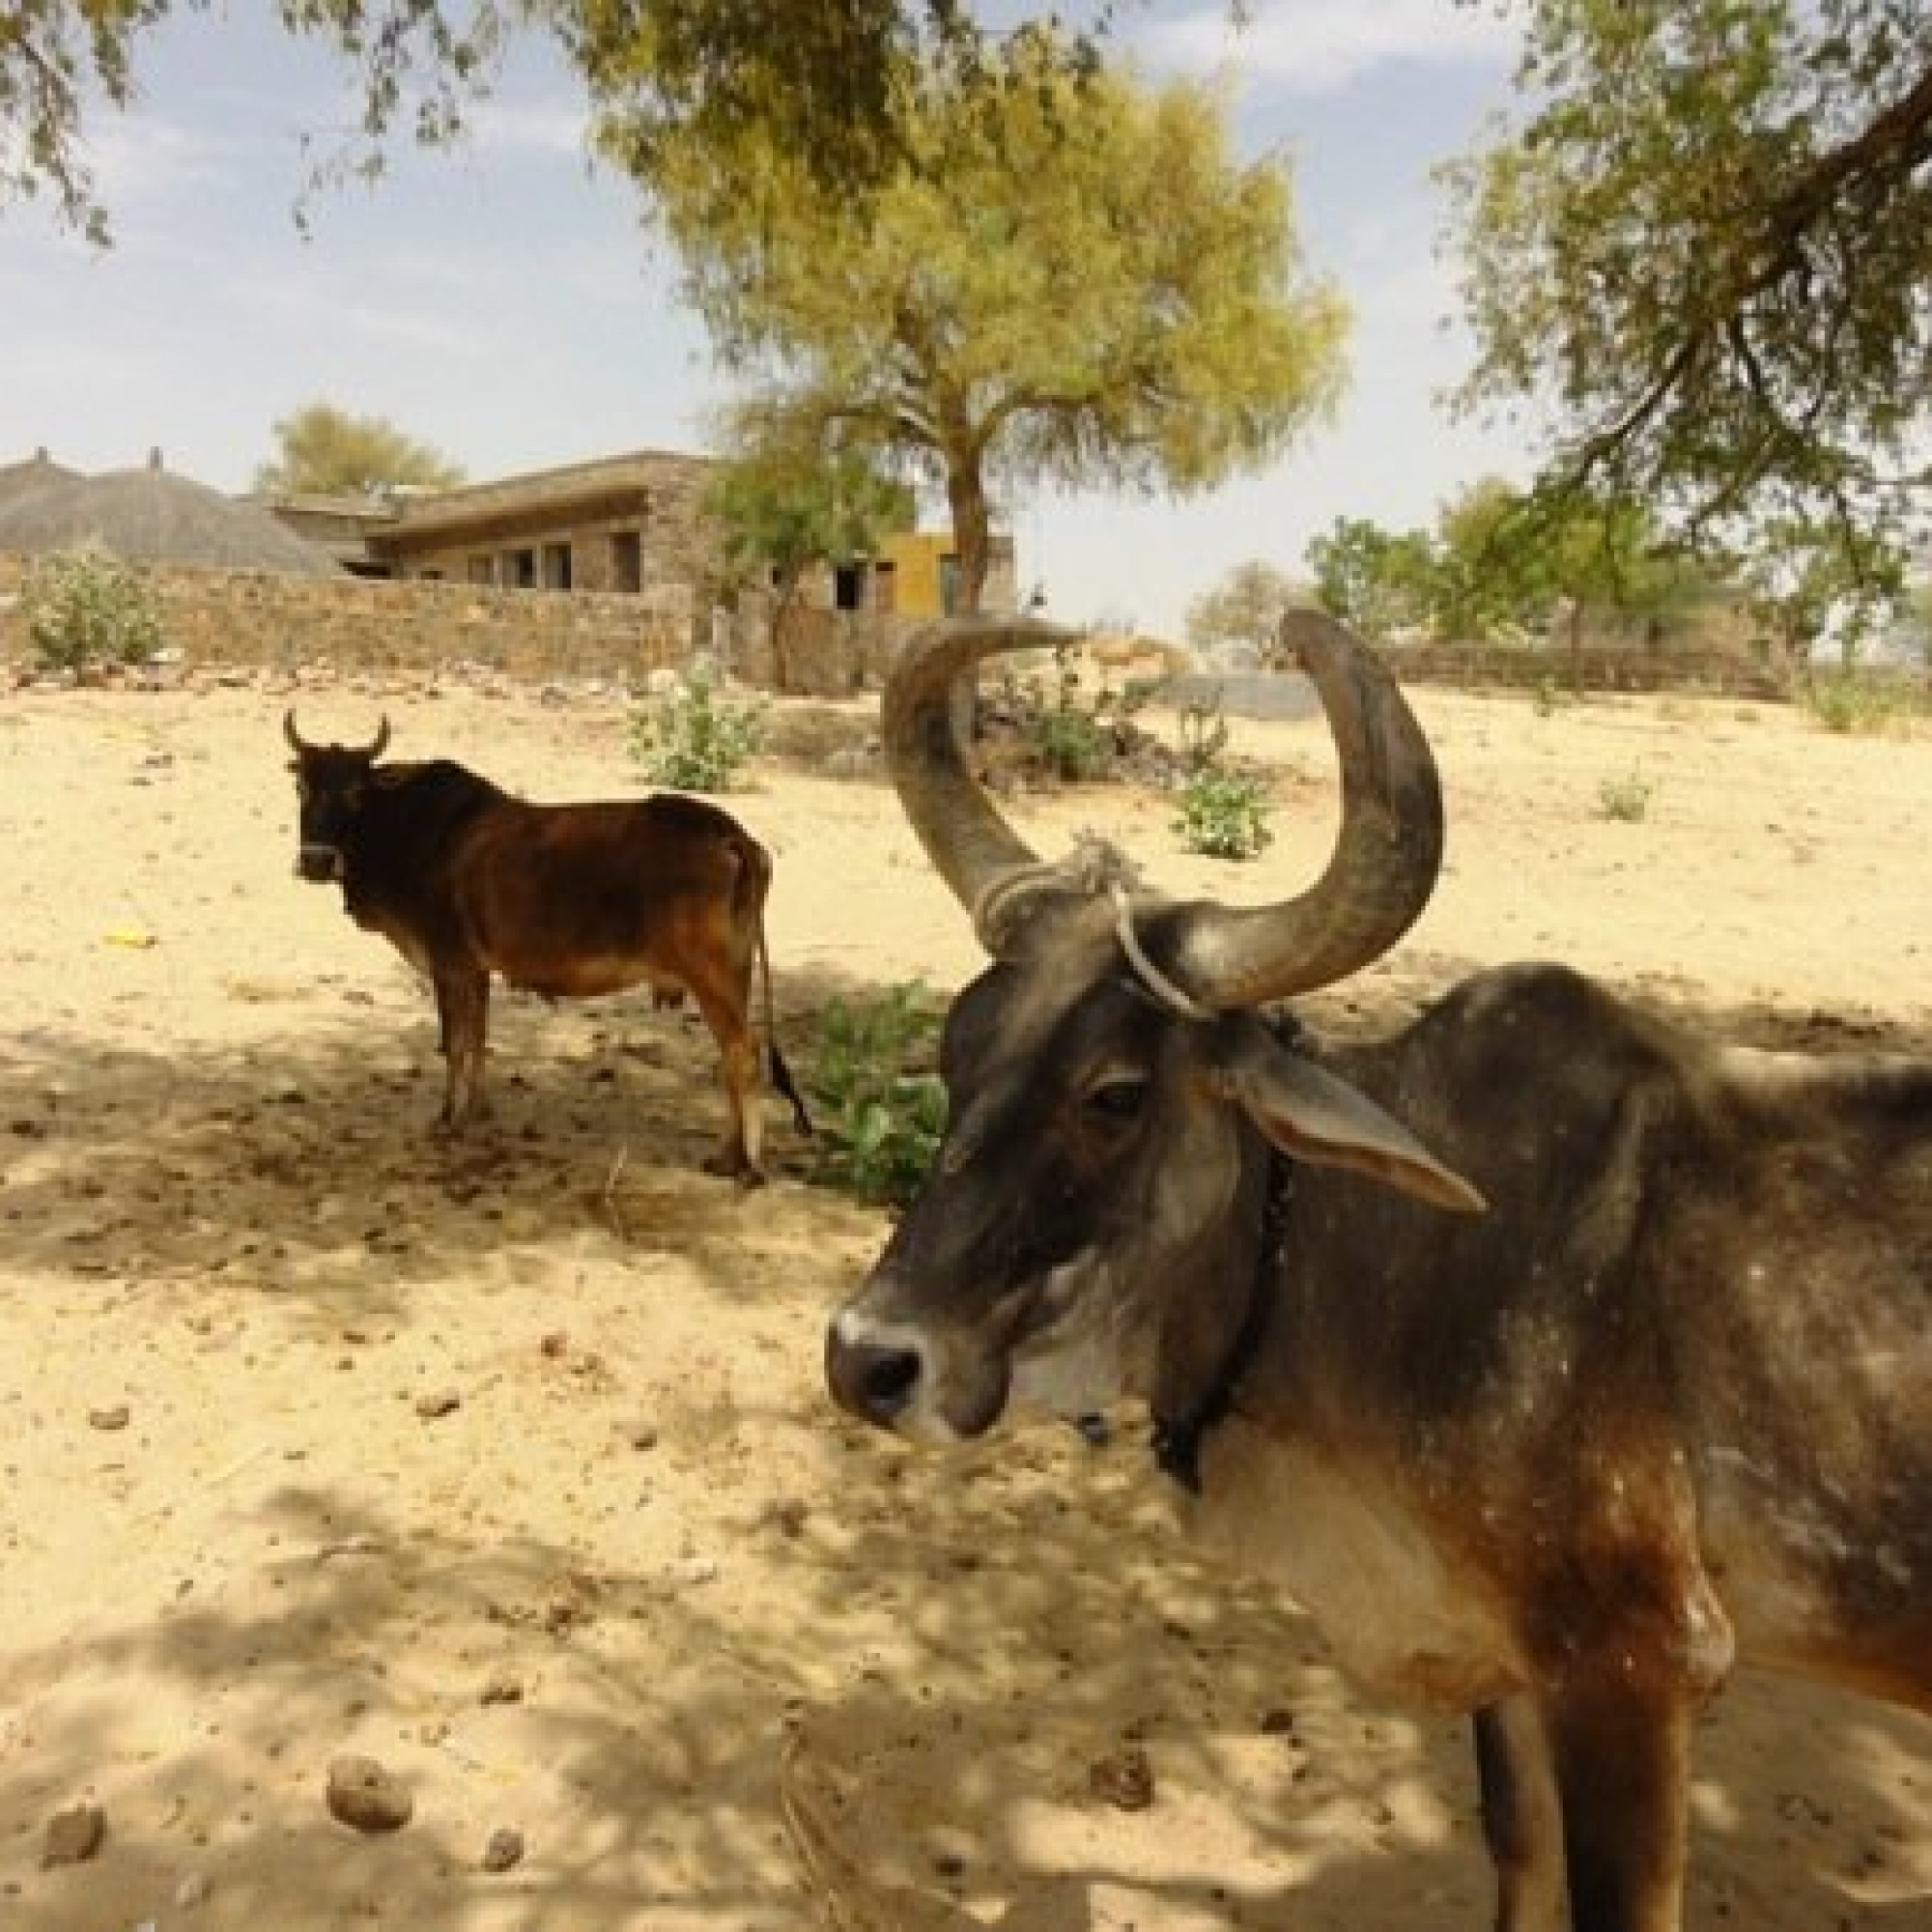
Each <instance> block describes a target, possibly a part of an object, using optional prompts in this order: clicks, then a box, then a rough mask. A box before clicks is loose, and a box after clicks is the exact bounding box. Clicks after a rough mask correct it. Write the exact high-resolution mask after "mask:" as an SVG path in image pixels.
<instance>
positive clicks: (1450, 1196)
mask: <svg viewBox="0 0 1932 1932" xmlns="http://www.w3.org/2000/svg"><path fill="white" fill-rule="evenodd" d="M1222 1074H1223V1078H1224V1080H1225V1082H1226V1087H1227V1093H1228V1097H1229V1098H1230V1099H1232V1100H1233V1101H1235V1102H1236V1105H1238V1106H1239V1107H1241V1108H1243V1109H1244V1110H1245V1111H1246V1113H1247V1116H1248V1118H1249V1119H1250V1120H1251V1121H1253V1122H1254V1123H1255V1125H1256V1126H1258V1127H1259V1128H1260V1129H1261V1130H1262V1132H1263V1133H1264V1134H1265V1135H1266V1136H1267V1137H1268V1139H1269V1140H1271V1141H1272V1142H1273V1143H1274V1144H1275V1146H1276V1147H1278V1148H1280V1149H1281V1150H1282V1151H1283V1152H1284V1153H1288V1154H1292V1155H1293V1157H1294V1158H1295V1159H1296V1160H1305V1161H1311V1162H1313V1163H1315V1164H1317V1165H1318V1166H1323V1167H1353V1168H1359V1169H1360V1170H1361V1171H1362V1172H1363V1173H1365V1174H1372V1175H1374V1176H1375V1177H1376V1178H1377V1179H1378V1180H1384V1181H1386V1182H1387V1183H1388V1184H1389V1185H1390V1186H1391V1187H1399V1188H1401V1189H1402V1190H1403V1192H1404V1193H1406V1194H1414V1195H1417V1196H1419V1197H1420V1198H1421V1199H1422V1200H1424V1201H1432V1202H1434V1203H1435V1205H1436V1206H1437V1207H1438V1208H1454V1209H1456V1210H1457V1211H1458V1212H1459V1213H1463V1214H1476V1213H1481V1212H1482V1211H1483V1209H1484V1208H1487V1207H1488V1206H1489V1203H1488V1202H1486V1201H1485V1200H1484V1199H1483V1197H1482V1196H1481V1195H1480V1194H1479V1193H1477V1191H1476V1190H1475V1189H1474V1188H1473V1187H1471V1186H1470V1185H1469V1183H1468V1182H1467V1181H1466V1180H1464V1179H1463V1177H1462V1176H1461V1175H1460V1174H1457V1173H1455V1172H1454V1171H1453V1170H1451V1169H1449V1168H1446V1167H1444V1166H1443V1165H1442V1163H1441V1162H1440V1161H1439V1160H1437V1159H1436V1158H1435V1155H1434V1154H1433V1153H1431V1152H1430V1151H1429V1150H1428V1149H1427V1148H1426V1147H1424V1146H1423V1145H1422V1143H1421V1142H1420V1141H1419V1140H1417V1139H1416V1138H1415V1136H1414V1135H1413V1134H1412V1133H1410V1132H1409V1130H1408V1129H1407V1128H1406V1126H1404V1125H1403V1124H1402V1122H1400V1121H1398V1120H1397V1119H1396V1118H1395V1117H1394V1116H1393V1115H1392V1114H1385V1113H1384V1112H1383V1111H1382V1110H1381V1108H1379V1107H1378V1106H1377V1105H1376V1103H1375V1102H1374V1101H1373V1100H1371V1099H1370V1098H1369V1097H1368V1095H1367V1094H1358V1093H1357V1092H1356V1091H1355V1090H1354V1088H1352V1087H1350V1085H1349V1084H1348V1082H1347V1081H1345V1080H1338V1079H1337V1078H1336V1077H1335V1075H1334V1074H1332V1073H1330V1072H1328V1071H1326V1070H1325V1069H1324V1068H1322V1067H1320V1066H1318V1065H1315V1063H1314V1062H1313V1061H1312V1060H1307V1059H1304V1058H1303V1057H1302V1056H1301V1055H1300V1054H1298V1053H1291V1052H1289V1051H1288V1050H1287V1049H1286V1048H1285V1047H1283V1046H1282V1045H1281V1044H1280V1043H1279V1042H1278V1041H1277V1040H1275V1039H1273V1038H1272V1037H1270V1036H1269V1035H1268V1034H1266V1033H1265V1032H1264V1031H1263V1029H1262V1028H1260V1027H1242V1028H1240V1029H1239V1031H1238V1034H1237V1035H1236V1038H1235V1039H1234V1040H1233V1041H1232V1042H1231V1043H1230V1046H1229V1050H1228V1053H1227V1057H1226V1058H1225V1060H1224V1061H1223V1063H1222Z"/></svg>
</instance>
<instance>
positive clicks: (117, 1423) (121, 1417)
mask: <svg viewBox="0 0 1932 1932" xmlns="http://www.w3.org/2000/svg"><path fill="white" fill-rule="evenodd" d="M87 1422H88V1427H89V1428H91V1429H109V1430H112V1429H126V1428H127V1426H128V1405H127V1404H126V1403H125V1402H117V1403H113V1404H111V1405H108V1406H103V1407H100V1408H90V1409H89V1410H88V1411H87Z"/></svg>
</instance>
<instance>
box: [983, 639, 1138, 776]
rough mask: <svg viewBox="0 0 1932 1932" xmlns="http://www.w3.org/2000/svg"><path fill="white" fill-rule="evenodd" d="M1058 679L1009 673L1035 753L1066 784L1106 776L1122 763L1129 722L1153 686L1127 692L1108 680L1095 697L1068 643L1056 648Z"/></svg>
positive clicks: (1009, 694)
mask: <svg viewBox="0 0 1932 1932" xmlns="http://www.w3.org/2000/svg"><path fill="white" fill-rule="evenodd" d="M1053 666H1054V668H1053V678H1052V683H1051V686H1050V687H1049V685H1048V682H1047V680H1046V679H1045V678H1044V677H1042V676H1041V675H1040V674H1039V673H1038V672H1029V673H1027V674H1025V675H1024V676H1018V677H1015V676H1011V675H1009V676H1008V677H1007V678H1006V680H1005V687H1006V699H1007V703H1008V706H1009V708H1010V710H1011V712H1012V714H1013V716H1014V717H1015V718H1016V719H1017V720H1018V721H1019V726H1020V730H1021V732H1022V734H1023V736H1024V737H1025V739H1026V741H1027V743H1028V745H1029V746H1030V747H1031V748H1032V750H1033V753H1034V754H1035V755H1036V756H1037V758H1038V759H1039V761H1040V762H1041V763H1042V764H1043V765H1045V766H1046V768H1047V770H1048V771H1049V772H1051V773H1052V775H1053V776H1054V777H1055V778H1057V779H1058V780H1060V781H1061V782H1062V783H1064V784H1081V783H1085V782H1088V781H1092V780H1094V779H1104V778H1106V777H1107V776H1108V775H1109V773H1111V772H1112V770H1113V769H1114V766H1115V765H1116V764H1117V763H1118V762H1119V760H1120V757H1121V754H1122V750H1123V748H1124V746H1125V743H1126V741H1127V738H1128V737H1129V735H1130V734H1129V732H1128V729H1127V722H1128V720H1129V719H1130V718H1132V716H1133V714H1134V713H1135V712H1136V711H1137V710H1139V709H1140V708H1141V707H1142V706H1143V705H1144V704H1145V703H1146V702H1147V700H1148V697H1149V696H1151V690H1152V687H1151V686H1145V685H1134V686H1130V687H1129V688H1128V689H1127V690H1126V691H1124V692H1119V691H1116V690H1114V689H1113V687H1112V686H1111V685H1108V684H1105V683H1103V684H1102V685H1101V686H1100V688H1099V690H1098V691H1096V692H1095V693H1094V696H1092V697H1091V698H1090V697H1088V696H1085V695H1084V694H1083V693H1082V691H1081V689H1080V686H1081V677H1080V672H1079V671H1078V670H1077V669H1076V668H1075V667H1074V664H1073V660H1072V654H1071V652H1070V651H1069V650H1068V649H1067V647H1066V646H1065V645H1064V644H1061V645H1056V646H1055V647H1054V652H1053Z"/></svg>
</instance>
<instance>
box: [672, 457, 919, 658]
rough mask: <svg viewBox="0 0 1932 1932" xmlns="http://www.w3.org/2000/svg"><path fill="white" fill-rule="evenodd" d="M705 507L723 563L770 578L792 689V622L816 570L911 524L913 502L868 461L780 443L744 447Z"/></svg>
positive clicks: (776, 630) (775, 629) (743, 575)
mask: <svg viewBox="0 0 1932 1932" xmlns="http://www.w3.org/2000/svg"><path fill="white" fill-rule="evenodd" d="M705 508H706V510H707V511H708V512H709V514H710V515H711V516H712V517H714V518H715V519H716V520H717V522H718V524H719V526H720V529H721V531H722V534H723V540H724V541H723V553H724V557H725V566H726V568H727V570H728V571H730V572H731V573H732V574H733V575H734V576H735V577H736V578H737V579H739V580H740V581H744V580H748V579H752V578H766V579H769V581H770V582H771V584H772V588H773V592H774V598H773V604H774V609H773V611H772V641H773V646H774V649H775V651H776V652H777V656H778V662H777V680H778V688H779V689H780V690H781V691H785V690H789V689H790V686H791V676H790V668H789V667H788V666H787V665H786V663H785V659H784V646H783V639H784V636H785V622H784V619H785V616H786V614H787V613H788V611H790V610H791V608H792V606H793V604H794V603H795V602H796V600H797V597H798V593H799V587H800V585H801V583H802V582H803V581H804V578H805V573H806V572H807V571H808V570H810V568H811V567H812V566H813V565H814V564H819V563H839V562H843V561H845V560H847V559H848V558H851V557H856V556H863V555H865V554H867V553H868V552H870V551H872V550H873V549H875V548H876V547H877V544H878V540H879V538H880V537H881V536H883V535H884V534H886V533H887V532H888V531H890V530H895V529H909V528H910V527H911V526H912V522H913V515H914V509H915V505H914V502H913V497H912V493H911V492H910V491H909V490H907V489H906V488H905V486H904V485H903V484H900V483H897V482H895V480H894V479H893V478H891V477H889V476H884V475H881V474H880V473H879V471H878V470H877V469H874V468H873V467H872V466H871V465H869V464H868V463H867V462H865V461H864V460H863V459H861V458H859V457H857V456H854V455H851V454H849V453H847V454H838V453H834V454H831V455H826V454H824V453H821V452H820V451H817V450H813V449H810V448H801V447H799V446H798V445H796V444H795V443H791V442H787V441H784V440H781V439H777V438H774V439H771V440H765V441H763V442H754V443H752V444H750V445H749V446H746V447H744V448H742V449H741V450H740V452H739V454H738V455H736V456H734V457H732V458H730V459H728V460H727V461H726V462H725V463H724V464H723V465H722V466H721V467H720V469H719V471H718V473H717V475H716V477H715V478H714V479H713V481H712V483H711V486H710V488H709V489H708V490H707V491H706V493H705Z"/></svg>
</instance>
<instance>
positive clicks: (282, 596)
mask: <svg viewBox="0 0 1932 1932" xmlns="http://www.w3.org/2000/svg"><path fill="white" fill-rule="evenodd" d="M27 564H28V559H26V558H23V557H21V556H18V555H14V554H0V659H16V660H20V661H22V662H24V661H25V660H27V659H28V658H29V657H30V655H31V653H30V651H29V649H28V646H27V639H26V637H25V634H24V630H23V628H22V626H21V622H20V619H19V616H18V614H17V610H16V608H15V607H16V602H17V597H18V593H19V590H20V586H21V583H22V581H23V579H24V578H25V575H26V569H27ZM142 574H143V575H144V576H145V577H146V578H147V579H148V581H149V582H151V583H152V584H153V585H154V587H155V589H156V593H157V595H158V597H159V599H160V605H161V626H162V634H163V639H164V648H166V649H167V650H168V651H169V652H170V653H175V654H178V655H179V659H180V661H181V663H182V664H183V665H184V666H185V667H186V668H190V669H207V668H216V667H231V666H234V667H250V668H271V669H274V668H278V669H287V670H294V669H296V668H298V667H301V666H315V665H327V666H329V667H331V668H333V669H335V670H336V671H338V672H341V673H344V674H353V673H356V672H365V671H417V670H421V671H426V670H432V669H435V668H438V667H440V666H445V665H452V664H468V665H475V666H479V667H483V668H488V669H491V670H495V671H498V672H500V673H502V674H503V675H504V676H507V677H512V678H516V679H519V680H526V681H529V682H532V683H540V682H543V681H545V680H547V679H553V678H611V679H618V680H624V681H638V680H641V678H642V677H643V676H644V675H645V674H647V673H648V672H650V671H653V670H659V669H664V668H672V669H682V668H684V667H685V666H686V665H688V664H689V663H690V661H691V656H692V650H693V646H694V643H695V642H696V639H697V635H698V623H699V618H698V613H697V611H696V609H695V604H694V599H693V597H692V595H691V593H690V592H689V591H688V590H686V589H684V588H682V587H667V586H658V587H654V588H650V589H646V590H643V591H640V592H604V593H596V592H588V591H568V592H561V591H554V590H510V589H498V588H496V587H494V586H489V585H477V584H467V583H449V582H437V581H431V580H424V579H412V580H409V581H407V582H399V581H391V580H379V579H368V578H356V577H349V576H343V577H336V578H328V577H283V576H279V575H276V574H273V573H271V572H266V571H219V570H192V569H187V568H185V567H182V566H177V565H148V566H143V567H142Z"/></svg>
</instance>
